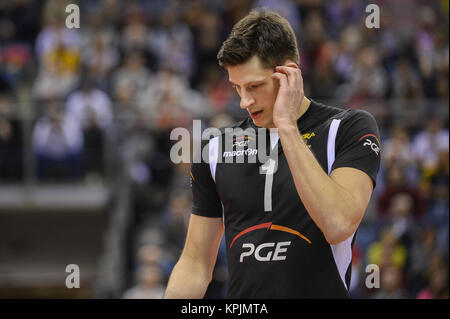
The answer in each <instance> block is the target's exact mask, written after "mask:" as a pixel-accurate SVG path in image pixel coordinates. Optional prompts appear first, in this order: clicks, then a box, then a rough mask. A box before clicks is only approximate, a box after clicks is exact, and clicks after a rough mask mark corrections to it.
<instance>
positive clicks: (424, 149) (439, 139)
mask: <svg viewBox="0 0 450 319" xmlns="http://www.w3.org/2000/svg"><path fill="white" fill-rule="evenodd" d="M448 138H449V132H448V129H444V128H442V124H441V121H440V119H438V118H437V117H436V116H434V115H431V116H429V117H428V118H427V119H426V122H425V127H424V129H423V130H422V131H421V132H419V133H418V134H417V135H416V136H414V138H413V142H412V151H413V156H414V159H415V160H416V161H417V164H418V166H419V168H420V170H421V172H422V176H427V175H430V171H433V170H435V169H436V167H437V165H438V162H439V153H440V152H441V151H442V152H447V154H448V151H449V141H448Z"/></svg>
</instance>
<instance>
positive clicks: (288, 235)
mask: <svg viewBox="0 0 450 319" xmlns="http://www.w3.org/2000/svg"><path fill="white" fill-rule="evenodd" d="M297 124H298V129H299V130H300V133H301V135H302V137H303V139H304V140H305V142H306V144H307V145H308V146H309V147H310V150H311V151H312V152H313V154H314V155H315V158H316V160H317V161H318V162H319V163H320V165H321V166H322V168H323V170H324V171H325V172H327V173H328V174H330V173H331V171H332V170H333V169H336V168H339V167H352V168H356V169H359V170H361V171H363V172H365V173H366V174H367V175H368V176H370V177H371V179H372V181H373V183H374V186H375V183H376V177H377V173H378V169H379V165H380V148H381V145H380V141H379V131H378V127H377V124H376V122H375V119H374V118H373V116H372V115H371V114H370V113H368V112H365V111H361V110H355V109H347V110H343V109H339V108H335V107H330V106H326V105H323V104H319V103H317V102H315V101H311V104H310V107H309V108H308V110H307V111H306V112H305V113H304V114H303V115H302V116H301V117H300V118H299V120H298V122H297ZM234 128H242V129H253V130H254V131H255V135H252V134H247V132H246V133H245V134H242V135H241V136H239V134H237V135H236V134H234V133H233V134H234V135H233V137H232V138H228V139H227V136H226V135H227V134H228V133H227V131H226V130H222V131H221V134H218V135H217V136H214V137H213V138H211V139H209V140H207V141H206V142H205V147H206V148H207V151H206V154H208V161H201V162H200V163H196V162H194V163H193V164H192V166H191V185H192V192H193V208H192V213H193V214H196V215H200V216H206V217H221V218H223V221H224V225H225V240H226V246H227V258H228V270H229V275H230V282H229V291H228V298H348V296H349V295H348V287H349V284H350V269H351V259H352V246H353V242H354V239H355V234H353V235H352V236H350V237H349V238H348V239H347V240H345V241H343V242H341V243H339V244H337V245H331V244H329V243H328V242H327V241H326V240H325V237H324V235H323V234H322V232H321V230H320V229H319V228H318V227H317V225H316V224H315V223H314V222H313V220H312V219H311V217H310V216H309V214H308V212H307V210H306V209H305V207H304V206H303V204H302V201H301V200H300V197H299V195H298V193H297V191H296V188H295V185H294V181H293V178H292V175H291V172H290V169H289V166H288V163H287V160H286V157H285V156H284V153H283V148H282V146H281V142H280V141H279V137H278V134H277V133H271V134H262V133H268V130H266V129H261V128H260V129H259V131H258V130H257V129H258V128H257V127H256V126H255V125H254V124H253V121H252V120H251V118H247V119H246V120H244V121H241V122H239V123H236V124H235V125H234ZM265 130H266V131H265ZM269 137H270V138H269ZM261 138H264V139H266V141H267V143H266V144H267V145H269V144H270V146H271V147H272V146H273V150H274V152H273V154H276V156H277V157H276V159H277V164H276V170H275V169H274V167H273V165H272V167H271V165H269V163H270V159H271V158H273V156H272V157H266V159H265V162H261V161H259V160H258V159H256V161H255V157H256V155H257V153H258V152H261V151H264V150H262V149H258V147H259V146H260V144H259V143H258V144H257V146H256V147H254V146H251V145H250V144H251V143H250V142H251V141H253V140H258V139H261ZM227 143H228V144H230V143H231V144H232V145H226V144H227ZM261 145H262V143H261ZM226 146H228V148H226ZM237 146H242V147H243V149H237ZM230 148H231V149H230ZM268 153H269V152H268V151H266V154H268ZM230 159H233V160H234V161H235V163H229V160H230ZM251 159H252V160H251ZM239 160H240V161H239ZM272 164H273V163H272ZM329 214H333V212H332V211H330V212H329Z"/></svg>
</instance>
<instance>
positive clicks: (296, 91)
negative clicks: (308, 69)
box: [271, 63, 304, 128]
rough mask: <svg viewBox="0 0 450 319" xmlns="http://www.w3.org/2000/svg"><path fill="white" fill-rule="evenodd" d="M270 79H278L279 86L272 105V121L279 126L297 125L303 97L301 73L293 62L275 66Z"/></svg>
mask: <svg viewBox="0 0 450 319" xmlns="http://www.w3.org/2000/svg"><path fill="white" fill-rule="evenodd" d="M271 77H272V79H278V81H279V84H280V87H279V89H278V95H277V98H276V100H275V104H274V106H273V123H274V125H275V126H276V127H278V128H280V127H282V126H285V125H295V126H297V118H298V115H299V114H300V106H301V102H302V100H303V97H304V92H303V78H302V73H301V71H300V69H299V68H298V66H297V65H296V64H295V63H288V64H286V65H284V66H277V67H276V68H275V72H274V73H273V74H272V76H271Z"/></svg>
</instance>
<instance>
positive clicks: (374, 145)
mask: <svg viewBox="0 0 450 319" xmlns="http://www.w3.org/2000/svg"><path fill="white" fill-rule="evenodd" d="M369 136H372V137H374V138H375V139H376V142H377V143H378V144H377V143H376V142H372V141H371V140H370V139H368V138H366V139H365V142H364V144H363V146H369V147H370V148H371V149H372V151H374V152H375V154H377V155H379V153H380V146H379V145H381V144H380V141H379V140H378V138H377V137H376V136H375V135H374V134H366V135H364V136H363V137H361V138H360V139H359V141H361V140H362V139H363V138H365V137H369Z"/></svg>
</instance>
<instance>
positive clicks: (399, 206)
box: [387, 193, 414, 250]
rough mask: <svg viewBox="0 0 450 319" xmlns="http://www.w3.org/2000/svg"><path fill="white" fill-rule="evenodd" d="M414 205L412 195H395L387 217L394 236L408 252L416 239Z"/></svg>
mask: <svg viewBox="0 0 450 319" xmlns="http://www.w3.org/2000/svg"><path fill="white" fill-rule="evenodd" d="M413 203H414V199H413V198H412V196H411V195H410V194H408V193H397V194H395V195H394V196H393V197H392V199H391V201H390V207H389V211H388V217H387V224H388V225H389V226H390V227H391V230H392V234H393V235H394V236H395V238H396V239H397V240H398V241H399V243H401V244H402V245H403V246H405V247H406V249H408V250H409V248H410V246H411V243H412V241H413V237H414V234H413V230H414V217H413V214H412V212H413V209H414V208H413Z"/></svg>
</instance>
